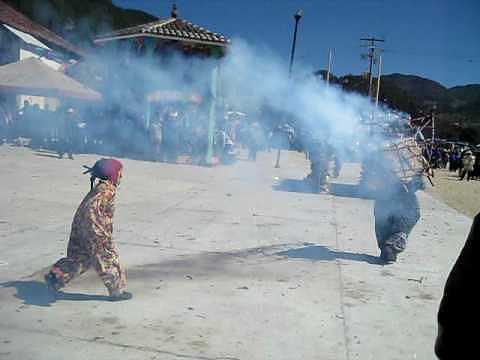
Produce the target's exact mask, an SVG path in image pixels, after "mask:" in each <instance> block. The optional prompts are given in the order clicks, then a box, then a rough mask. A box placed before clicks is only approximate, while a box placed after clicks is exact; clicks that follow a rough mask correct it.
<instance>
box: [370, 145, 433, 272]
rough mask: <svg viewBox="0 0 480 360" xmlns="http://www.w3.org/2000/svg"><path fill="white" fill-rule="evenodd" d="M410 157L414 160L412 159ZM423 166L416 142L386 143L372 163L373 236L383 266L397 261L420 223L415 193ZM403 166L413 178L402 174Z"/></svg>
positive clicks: (421, 181) (421, 183)
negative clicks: (415, 227)
mask: <svg viewBox="0 0 480 360" xmlns="http://www.w3.org/2000/svg"><path fill="white" fill-rule="evenodd" d="M398 149H409V150H408V151H407V150H403V151H401V150H398ZM410 154H417V156H415V157H411V156H410ZM406 156H410V157H409V158H407V157H406ZM397 159H400V160H401V161H402V162H400V161H399V160H397ZM426 162H427V160H426V159H424V158H421V150H420V149H419V148H418V146H416V142H415V141H414V140H408V139H407V140H404V141H403V142H402V143H397V142H394V141H391V142H387V143H386V144H385V147H383V148H382V149H381V151H378V153H377V154H376V156H375V158H374V161H372V164H371V165H372V168H373V174H372V175H371V176H370V178H371V181H372V182H373V183H374V184H375V186H374V189H375V190H374V192H373V195H374V198H375V202H374V216H375V235H376V238H377V244H378V247H379V249H380V259H381V260H382V261H383V262H384V263H385V264H390V263H393V262H396V261H397V255H398V254H399V253H401V252H403V251H404V250H405V248H406V246H407V241H408V237H409V235H410V232H411V231H412V229H413V228H414V226H415V225H416V224H417V222H418V220H419V219H420V207H419V204H418V200H417V195H416V191H417V190H419V189H422V188H424V186H425V184H424V182H423V173H424V171H425V168H424V166H425V163H426ZM405 163H407V164H408V167H409V168H410V169H414V170H412V171H413V174H411V173H409V174H408V175H407V173H406V172H405V171H404V170H402V169H403V168H404V167H405ZM398 170H400V171H398Z"/></svg>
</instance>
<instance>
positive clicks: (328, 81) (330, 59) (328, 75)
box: [327, 49, 332, 87]
mask: <svg viewBox="0 0 480 360" xmlns="http://www.w3.org/2000/svg"><path fill="white" fill-rule="evenodd" d="M331 70H332V49H329V50H328V70H327V87H328V86H329V85H330V71H331Z"/></svg>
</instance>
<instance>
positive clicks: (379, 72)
mask: <svg viewBox="0 0 480 360" xmlns="http://www.w3.org/2000/svg"><path fill="white" fill-rule="evenodd" d="M381 76H382V55H380V56H379V57H378V75H377V96H376V97H375V107H378V97H379V96H380V77H381Z"/></svg>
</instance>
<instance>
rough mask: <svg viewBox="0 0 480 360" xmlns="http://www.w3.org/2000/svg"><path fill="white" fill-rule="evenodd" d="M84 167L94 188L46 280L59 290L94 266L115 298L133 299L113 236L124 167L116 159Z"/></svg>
mask: <svg viewBox="0 0 480 360" xmlns="http://www.w3.org/2000/svg"><path fill="white" fill-rule="evenodd" d="M85 168H87V171H85V172H84V174H86V173H90V174H91V177H90V183H91V189H90V192H89V193H88V194H87V195H86V196H85V198H84V199H83V201H82V203H81V204H80V206H79V207H78V209H77V211H76V213H75V216H74V218H73V223H72V229H71V233H70V240H69V242H68V248H67V257H65V258H62V259H60V260H58V261H57V262H56V263H55V264H54V265H53V267H52V268H51V269H50V271H49V272H48V273H47V274H46V275H45V281H46V283H47V286H48V287H49V289H50V290H52V291H53V292H55V293H56V292H57V291H58V290H59V289H61V288H62V287H64V286H65V285H66V284H67V283H69V282H70V281H71V280H72V279H74V278H76V277H78V276H79V275H81V274H83V273H84V272H85V271H87V270H88V269H89V268H91V267H93V268H94V269H95V271H96V272H97V273H98V275H99V276H100V278H101V279H102V280H103V283H104V284H105V286H106V287H107V289H108V292H109V295H110V299H111V300H112V301H119V300H128V299H131V298H132V294H131V293H129V292H126V291H125V288H126V277H125V271H124V270H123V268H122V266H121V265H120V260H119V256H118V248H117V246H116V244H115V243H114V242H113V238H112V232H113V213H114V200H115V193H116V191H117V188H118V186H119V184H120V179H121V177H122V169H123V166H122V164H121V163H120V161H118V160H115V159H100V160H98V161H97V162H96V163H95V165H94V166H93V167H92V168H88V167H85ZM97 179H98V181H96V180H97Z"/></svg>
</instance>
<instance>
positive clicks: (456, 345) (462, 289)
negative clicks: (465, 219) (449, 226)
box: [435, 214, 480, 360]
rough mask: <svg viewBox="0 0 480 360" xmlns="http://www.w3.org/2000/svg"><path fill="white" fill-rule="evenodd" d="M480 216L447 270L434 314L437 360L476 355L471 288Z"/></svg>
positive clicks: (475, 300)
mask: <svg viewBox="0 0 480 360" xmlns="http://www.w3.org/2000/svg"><path fill="white" fill-rule="evenodd" d="M479 238H480V214H477V216H475V218H474V220H473V224H472V227H471V229H470V234H469V235H468V237H467V240H466V242H465V245H464V247H463V249H462V251H461V253H460V255H459V257H458V259H457V261H456V262H455V265H454V266H453V269H452V270H451V272H450V274H449V276H448V278H447V282H446V284H445V289H444V292H443V297H442V300H441V303H440V308H439V310H438V335H437V340H436V343H435V354H436V355H437V356H438V358H439V359H440V360H455V359H474V358H475V357H476V356H475V355H474V354H476V353H477V352H478V345H477V343H476V342H477V341H478V331H477V330H476V326H477V325H478V320H479V318H480V311H479V307H478V297H477V296H476V295H475V294H476V288H475V284H476V283H478V277H477V274H478V261H477V259H476V255H478V251H479V248H478V246H479V241H480V239H479Z"/></svg>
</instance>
